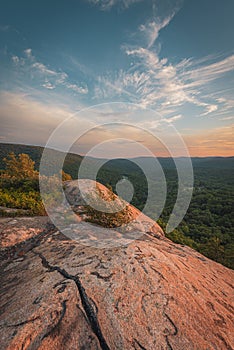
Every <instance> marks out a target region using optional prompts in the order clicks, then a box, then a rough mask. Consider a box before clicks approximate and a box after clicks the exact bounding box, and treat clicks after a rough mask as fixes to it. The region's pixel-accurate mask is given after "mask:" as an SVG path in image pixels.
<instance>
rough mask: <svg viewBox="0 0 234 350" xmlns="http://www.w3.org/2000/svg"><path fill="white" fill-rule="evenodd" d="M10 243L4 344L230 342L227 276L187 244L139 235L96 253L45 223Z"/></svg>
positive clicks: (218, 348) (196, 345) (3, 289)
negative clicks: (13, 245) (30, 234)
mask: <svg viewBox="0 0 234 350" xmlns="http://www.w3.org/2000/svg"><path fill="white" fill-rule="evenodd" d="M21 220H22V219H21V218H17V224H16V226H17V227H18V229H20V222H21ZM38 220H39V219H38ZM41 224H42V226H43V224H44V223H43V222H42V223H41ZM23 225H24V223H23V222H22V226H23ZM47 227H48V226H47ZM82 228H83V226H82V222H81V223H80V230H81V231H82ZM92 230H95V226H92V225H90V231H92ZM91 233H92V232H90V234H91ZM81 234H82V232H81ZM9 249H10V248H9ZM15 249H16V254H15V256H16V258H10V259H6V258H5V257H4V259H2V262H1V275H0V278H1V286H0V295H1V300H0V348H1V349H3V350H5V349H8V350H18V349H28V350H29V349H43V350H59V349H68V350H69V349H77V350H78V349H79V350H86V349H111V350H115V349H121V350H122V349H124V350H128V349H129V350H134V349H135V350H142V349H143V350H144V349H147V350H162V349H163V350H164V349H165V350H166V349H169V350H170V349H173V350H185V349H186V350H213V349H214V350H226V349H227V350H231V349H233V348H234V338H233V334H234V332H233V327H234V324H233V279H234V272H233V271H232V270H230V269H228V268H226V267H224V266H222V265H220V264H218V263H215V262H213V261H211V260H209V259H207V258H205V257H204V256H202V255H201V254H199V253H197V252H196V251H194V250H192V249H191V248H189V247H186V246H182V245H178V244H175V243H173V242H171V241H170V240H168V239H167V238H165V237H163V236H159V237H158V238H156V237H154V235H153V234H150V233H145V234H144V235H143V236H142V237H141V238H140V239H138V240H135V241H132V242H131V244H129V245H127V246H119V247H113V248H109V249H107V248H105V249H97V248H94V247H91V246H90V247H89V246H84V245H81V244H80V243H79V242H74V241H72V240H69V239H68V238H67V237H66V236H64V235H63V234H61V233H59V232H58V231H56V229H53V228H52V226H51V227H50V228H47V229H45V230H44V231H43V233H42V234H41V235H40V236H39V235H38V236H36V237H35V238H34V240H33V239H29V240H28V241H27V242H26V243H25V244H20V245H19V246H18V245H17V246H16V248H15ZM18 249H21V250H23V252H24V254H22V256H19V255H17V250H18Z"/></svg>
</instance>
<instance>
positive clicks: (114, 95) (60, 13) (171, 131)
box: [0, 0, 234, 157]
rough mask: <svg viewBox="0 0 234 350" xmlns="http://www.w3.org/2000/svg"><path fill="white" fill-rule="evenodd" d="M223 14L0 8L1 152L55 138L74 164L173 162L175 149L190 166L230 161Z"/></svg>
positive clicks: (213, 8)
mask: <svg viewBox="0 0 234 350" xmlns="http://www.w3.org/2000/svg"><path fill="white" fill-rule="evenodd" d="M233 13H234V1H233V0H223V1H220V0H205V1H204V0H184V1H183V0H69V1H67V0H57V1H56V2H55V1H48V0H47V1H45V0H40V1H38V0H34V1H31V0H30V1H29V0H21V1H16V0H7V1H5V0H2V1H1V12H0V61H1V64H0V104H1V109H0V120H1V131H0V142H8V143H11V142H12V143H23V144H34V145H43V146H44V145H46V143H47V141H48V139H49V137H51V135H52V133H53V132H54V131H55V130H57V129H56V128H60V132H59V135H60V136H59V139H56V141H55V142H54V145H55V146H56V145H57V148H59V147H60V148H61V149H62V148H63V147H68V145H69V147H70V146H71V145H72V143H73V142H74V143H75V144H74V145H73V146H72V148H71V149H72V150H73V151H74V152H76V153H79V154H86V153H87V152H89V151H90V150H91V149H92V148H93V147H94V148H95V149H98V150H97V153H94V154H95V155H97V156H106V157H111V156H112V155H113V154H112V153H111V150H112V151H113V150H114V151H113V153H114V156H115V157H120V156H121V157H132V156H138V155H148V153H147V152H145V149H147V150H149V151H150V152H151V153H152V154H154V155H156V156H168V155H170V150H171V149H172V148H174V150H176V152H174V155H176V156H180V155H185V153H186V152H185V153H184V150H182V149H181V147H179V145H180V140H181V137H182V139H183V140H184V142H185V145H186V146H187V148H188V151H189V154H190V155H191V156H202V157H203V156H233V155H234V154H233V124H234V120H233V119H234V97H233V93H234V21H233ZM93 106H94V107H93ZM69 118H71V119H72V122H71V121H69V122H67V121H68V120H70V119H69ZM61 123H63V124H62V128H61ZM113 123H121V124H119V125H117V126H113ZM102 124H106V125H105V126H101V125H102ZM107 124H108V125H107ZM95 127H96V128H95ZM93 128H95V129H93ZM73 130H76V131H77V135H76V136H77V139H78V138H79V140H78V141H76V140H75V136H74V135H73V136H72V137H71V134H74V133H73ZM55 134H56V132H55ZM166 134H167V136H165V135H166ZM160 135H163V136H162V138H161V139H160ZM178 140H179V141H178ZM51 144H53V143H51ZM136 144H139V145H140V146H141V148H139V147H138V145H136ZM162 144H163V146H162ZM64 145H65V146H64ZM177 146H178V147H177Z"/></svg>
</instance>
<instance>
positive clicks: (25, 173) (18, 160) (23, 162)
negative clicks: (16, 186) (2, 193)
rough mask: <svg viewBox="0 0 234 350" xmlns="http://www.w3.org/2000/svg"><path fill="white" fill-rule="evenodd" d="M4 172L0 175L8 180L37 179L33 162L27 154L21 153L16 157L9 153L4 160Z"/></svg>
mask: <svg viewBox="0 0 234 350" xmlns="http://www.w3.org/2000/svg"><path fill="white" fill-rule="evenodd" d="M3 161H4V162H5V171H4V172H3V174H2V175H1V176H2V177H5V178H10V179H34V178H37V177H38V172H37V171H36V170H35V169H34V164H35V162H34V161H33V160H32V159H31V158H30V157H29V155H28V154H24V153H21V154H19V155H18V157H17V156H16V155H15V153H13V152H11V153H9V155H8V157H7V158H4V159H3Z"/></svg>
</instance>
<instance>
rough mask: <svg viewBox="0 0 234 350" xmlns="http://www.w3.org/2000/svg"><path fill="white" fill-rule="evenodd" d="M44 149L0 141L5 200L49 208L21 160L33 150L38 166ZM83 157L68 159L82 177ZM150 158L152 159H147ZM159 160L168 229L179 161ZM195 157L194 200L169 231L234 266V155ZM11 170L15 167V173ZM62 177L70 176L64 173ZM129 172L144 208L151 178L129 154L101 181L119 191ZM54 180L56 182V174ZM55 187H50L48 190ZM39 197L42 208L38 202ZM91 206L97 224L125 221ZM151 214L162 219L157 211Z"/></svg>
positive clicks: (106, 169)
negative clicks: (176, 163)
mask: <svg viewBox="0 0 234 350" xmlns="http://www.w3.org/2000/svg"><path fill="white" fill-rule="evenodd" d="M9 152H14V153H15V154H16V156H15V158H14V157H12V158H11V157H8V163H7V164H8V176H6V166H7V164H6V163H4V162H3V158H6V157H7V155H8V154H9ZM42 152H43V148H42V147H35V146H25V145H9V144H0V167H1V169H2V170H0V185H1V196H0V205H3V206H4V205H5V206H8V207H11V206H12V207H14V208H18V207H19V208H20V207H24V208H30V210H32V212H42V211H43V209H42V208H41V201H40V198H39V197H37V196H39V184H38V180H37V179H35V178H31V177H30V178H28V173H27V169H29V168H31V170H32V163H31V162H30V161H29V162H27V161H26V160H25V161H24V160H23V159H21V160H20V157H19V154H22V153H27V154H28V155H29V156H30V158H32V159H33V161H34V162H35V168H36V169H37V170H38V168H39V162H40V158H41V155H42ZM52 152H53V154H54V159H55V160H56V156H57V155H58V154H60V155H61V152H58V151H52ZM15 159H16V161H15ZM19 161H20V162H21V164H22V163H23V164H24V165H23V168H24V169H25V167H26V172H25V173H24V176H25V175H26V176H27V178H25V177H22V176H21V175H20V176H18V177H17V176H15V175H16V174H18V173H19V174H22V172H21V169H20V171H19V163H18V162H19ZM81 161H82V157H81V156H79V155H76V154H68V155H67V156H66V158H65V164H64V171H65V172H67V173H69V174H70V175H71V176H72V177H73V178H77V173H78V169H79V165H80V163H81ZM90 161H91V160H90ZM146 162H148V160H147V159H146ZM159 162H160V163H161V166H162V168H163V170H164V173H165V176H166V181H167V193H168V195H167V199H166V203H165V207H164V210H163V212H162V214H161V217H160V219H159V221H158V222H159V224H160V225H161V226H162V227H163V228H164V229H165V223H166V222H168V219H169V216H170V214H171V212H172V209H173V206H174V204H175V200H176V196H177V174H176V170H175V166H174V163H173V160H171V159H169V158H162V159H160V158H159ZM192 162H193V166H194V176H195V183H194V192H193V197H192V201H191V203H190V206H189V209H188V212H187V214H186V216H185V217H184V219H183V221H182V222H181V224H180V225H179V227H177V229H176V230H174V231H173V232H172V233H170V234H168V237H169V238H170V239H172V240H173V241H174V242H176V243H181V244H186V245H189V246H191V247H193V248H194V249H197V250H198V251H200V252H201V253H202V254H204V255H206V256H207V257H209V258H211V259H214V260H215V261H218V262H220V263H222V264H224V265H226V266H228V267H231V268H234V236H233V227H234V215H233V207H234V193H233V188H234V176H233V175H234V174H233V169H234V158H233V157H229V158H221V157H210V158H193V159H192ZM33 165H34V164H33ZM15 166H16V168H17V169H18V170H17V172H15V171H14V169H15V168H14V167H15ZM50 166H52V168H53V164H52V165H51V164H48V167H50ZM4 169H5V170H4ZM9 169H11V170H10V172H9ZM34 171H35V170H34ZM34 174H35V173H34ZM62 177H63V179H64V180H65V179H67V177H64V175H62ZM123 177H127V178H128V180H129V181H130V182H132V184H133V186H134V196H133V199H132V202H131V204H133V205H134V206H136V207H137V208H138V209H140V210H143V208H144V205H145V202H146V199H147V196H148V185H147V180H146V178H145V176H144V173H143V172H142V170H141V169H140V168H139V167H138V166H137V165H136V164H134V163H133V162H130V161H128V160H123V159H117V160H113V161H109V162H107V163H106V164H105V165H104V166H103V167H102V168H101V169H100V171H99V173H98V176H97V180H98V181H99V182H101V183H103V184H104V185H106V184H109V185H110V186H111V187H112V188H113V190H114V191H115V186H116V183H117V182H118V181H119V180H121V179H122V178H123ZM51 181H52V182H53V179H52V180H51ZM48 186H50V185H48ZM34 192H35V193H34ZM50 192H51V191H50V188H49V190H48V193H50ZM159 195H160V193H159ZM25 196H26V197H25ZM48 196H50V198H49V200H50V199H51V205H54V201H56V198H55V197H56V196H58V199H59V196H60V194H59V193H57V194H56V191H55V193H54V194H53V195H50V194H48ZM27 199H29V200H28V201H27ZM37 200H38V203H39V204H38V206H39V208H37V205H36V201H37ZM26 202H28V204H26ZM87 209H88V211H89V210H90V216H91V214H92V216H93V220H94V221H95V222H96V223H97V222H100V223H101V224H102V225H103V226H107V227H112V226H115V225H116V222H119V223H121V220H123V221H124V220H125V219H124V217H125V214H124V213H122V219H121V215H120V217H119V218H117V217H115V215H114V216H113V214H110V215H109V214H105V213H104V214H103V213H102V212H98V211H96V212H92V208H87ZM0 214H1V213H0ZM150 216H151V217H152V218H153V219H156V215H155V212H154V211H153V210H152V213H151V215H150Z"/></svg>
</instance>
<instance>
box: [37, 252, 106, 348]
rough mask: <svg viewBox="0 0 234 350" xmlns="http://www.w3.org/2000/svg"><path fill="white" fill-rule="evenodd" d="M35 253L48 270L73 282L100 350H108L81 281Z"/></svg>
mask: <svg viewBox="0 0 234 350" xmlns="http://www.w3.org/2000/svg"><path fill="white" fill-rule="evenodd" d="M33 252H34V254H35V255H37V256H39V257H40V259H41V262H42V265H43V266H44V267H45V268H46V269H48V270H49V272H53V271H57V272H59V273H60V274H61V275H62V276H63V277H65V278H66V279H69V280H72V281H74V282H75V284H76V286H77V289H78V291H79V295H80V298H81V303H82V306H83V308H84V311H85V314H86V316H87V319H88V321H89V323H90V326H91V328H92V330H93V332H94V334H95V335H96V336H97V338H98V340H99V343H100V346H101V348H102V350H110V348H109V346H108V344H107V342H106V340H105V338H104V336H103V334H102V331H101V328H100V325H99V322H98V319H97V317H96V315H95V312H94V309H93V307H92V305H91V303H90V301H89V297H88V295H87V294H86V291H85V289H84V287H83V286H82V283H81V281H80V279H79V277H78V276H73V275H70V274H69V273H68V272H67V271H66V270H64V269H62V268H60V267H59V266H52V265H50V263H49V262H48V261H47V260H46V258H45V257H44V256H43V255H42V254H41V253H39V252H35V251H33Z"/></svg>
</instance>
